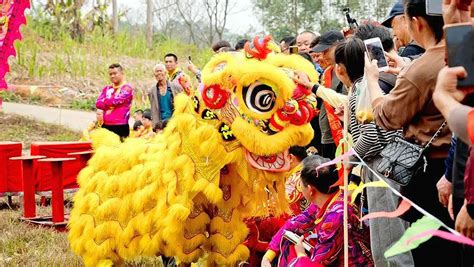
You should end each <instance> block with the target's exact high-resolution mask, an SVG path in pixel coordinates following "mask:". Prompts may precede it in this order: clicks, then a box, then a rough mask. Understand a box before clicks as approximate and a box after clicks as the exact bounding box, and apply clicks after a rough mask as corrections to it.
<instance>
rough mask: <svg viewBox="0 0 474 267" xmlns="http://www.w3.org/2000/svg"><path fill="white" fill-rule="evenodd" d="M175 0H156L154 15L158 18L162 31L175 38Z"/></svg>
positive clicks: (165, 34) (170, 37) (168, 36)
mask: <svg viewBox="0 0 474 267" xmlns="http://www.w3.org/2000/svg"><path fill="white" fill-rule="evenodd" d="M174 2H175V0H155V2H154V10H153V16H154V18H156V19H157V20H158V25H159V28H160V31H161V33H162V34H163V35H164V36H166V37H167V38H169V39H172V38H173V34H174V29H175V26H176V22H177V19H178V18H177V16H176V13H177V11H176V5H175V3H174Z"/></svg>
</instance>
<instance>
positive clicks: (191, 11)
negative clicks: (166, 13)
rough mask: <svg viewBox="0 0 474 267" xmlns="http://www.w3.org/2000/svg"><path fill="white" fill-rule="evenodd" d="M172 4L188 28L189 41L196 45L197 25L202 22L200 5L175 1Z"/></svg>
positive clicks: (192, 2) (190, 1)
mask: <svg viewBox="0 0 474 267" xmlns="http://www.w3.org/2000/svg"><path fill="white" fill-rule="evenodd" d="M174 4H175V6H176V10H177V11H178V14H179V16H180V17H181V19H182V20H183V22H184V24H185V25H186V26H187V28H188V31H189V36H190V39H191V40H190V41H191V42H193V43H194V44H196V45H197V44H198V43H199V42H198V40H199V39H200V37H199V33H198V32H197V24H199V23H200V22H201V20H202V15H201V12H200V8H201V3H200V2H197V1H193V0H185V1H183V0H175V2H174Z"/></svg>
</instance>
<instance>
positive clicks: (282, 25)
mask: <svg viewBox="0 0 474 267" xmlns="http://www.w3.org/2000/svg"><path fill="white" fill-rule="evenodd" d="M255 5H256V7H257V8H258V9H260V11H262V18H263V19H262V20H263V24H264V25H265V27H266V28H267V29H268V30H269V31H270V33H272V35H273V36H274V37H275V39H276V40H279V39H281V38H283V37H286V36H296V34H297V33H298V31H299V30H300V29H301V28H304V29H305V30H316V26H317V25H316V23H315V22H316V20H315V18H316V16H315V14H317V12H318V11H319V10H321V7H322V2H321V0H291V1H286V0H255Z"/></svg>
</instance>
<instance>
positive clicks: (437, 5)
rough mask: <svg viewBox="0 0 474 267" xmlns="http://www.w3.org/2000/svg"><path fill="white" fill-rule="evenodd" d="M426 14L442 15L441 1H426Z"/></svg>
mask: <svg viewBox="0 0 474 267" xmlns="http://www.w3.org/2000/svg"><path fill="white" fill-rule="evenodd" d="M425 3H426V14H427V15H430V16H442V15H443V0H426V2H425Z"/></svg>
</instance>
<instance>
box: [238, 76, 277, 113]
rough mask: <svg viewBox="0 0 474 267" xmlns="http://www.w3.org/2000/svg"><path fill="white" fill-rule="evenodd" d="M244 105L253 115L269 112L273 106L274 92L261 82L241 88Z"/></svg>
mask: <svg viewBox="0 0 474 267" xmlns="http://www.w3.org/2000/svg"><path fill="white" fill-rule="evenodd" d="M243 98H244V100H245V105H246V106H247V107H248V108H249V109H250V110H251V111H253V112H255V113H265V112H269V111H271V110H272V109H273V107H274V106H275V99H276V96H275V92H273V90H272V88H271V87H270V86H268V85H266V84H263V83H261V82H256V83H254V84H252V85H250V86H249V87H244V88H243Z"/></svg>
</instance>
